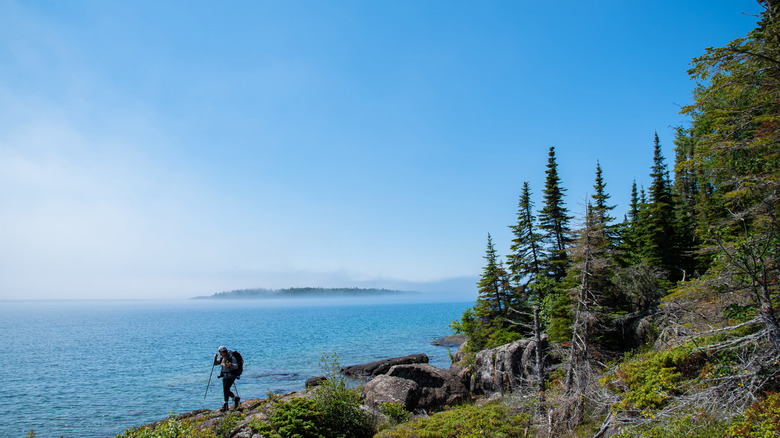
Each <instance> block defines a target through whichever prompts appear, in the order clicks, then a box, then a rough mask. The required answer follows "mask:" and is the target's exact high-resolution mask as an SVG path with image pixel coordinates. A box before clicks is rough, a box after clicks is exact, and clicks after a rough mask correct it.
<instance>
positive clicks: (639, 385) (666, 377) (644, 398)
mask: <svg viewBox="0 0 780 438" xmlns="http://www.w3.org/2000/svg"><path fill="white" fill-rule="evenodd" d="M703 363H704V362H703V360H701V358H700V357H699V356H696V355H692V354H691V352H690V351H689V350H687V349H684V348H678V349H673V350H665V351H662V352H659V353H645V354H643V355H641V356H638V357H637V358H634V359H627V360H626V361H624V362H623V363H622V364H621V365H620V366H619V367H618V369H617V372H616V373H614V374H611V375H607V376H606V377H604V378H603V379H602V383H603V384H606V385H607V386H611V383H612V382H611V379H613V378H617V379H619V380H621V381H623V383H625V385H626V386H628V392H626V393H624V395H623V400H622V401H621V402H620V404H619V405H618V408H623V409H626V408H639V409H645V410H656V409H661V408H663V407H664V406H665V405H666V404H667V403H668V402H669V400H670V399H671V397H672V396H673V395H675V394H677V392H678V386H679V384H680V382H681V381H682V380H683V378H684V377H689V378H690V377H693V376H695V375H696V371H697V370H699V369H700V368H701V366H702V364H703ZM643 415H646V416H649V415H651V414H650V413H649V412H647V411H645V412H643Z"/></svg>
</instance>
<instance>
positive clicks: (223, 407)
mask: <svg viewBox="0 0 780 438" xmlns="http://www.w3.org/2000/svg"><path fill="white" fill-rule="evenodd" d="M228 408H229V406H228V404H227V403H225V404H224V405H222V407H221V408H219V412H227V410H228Z"/></svg>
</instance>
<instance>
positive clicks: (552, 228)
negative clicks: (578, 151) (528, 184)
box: [539, 147, 572, 281]
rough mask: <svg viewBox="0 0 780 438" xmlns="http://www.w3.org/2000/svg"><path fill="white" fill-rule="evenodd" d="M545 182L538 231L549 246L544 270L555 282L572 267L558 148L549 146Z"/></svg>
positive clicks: (568, 217) (569, 233) (569, 230)
mask: <svg viewBox="0 0 780 438" xmlns="http://www.w3.org/2000/svg"><path fill="white" fill-rule="evenodd" d="M545 174H546V179H545V183H544V207H543V208H542V209H541V210H540V211H539V228H540V229H541V230H542V232H543V238H544V241H545V243H546V246H547V248H546V249H547V254H546V257H545V260H544V263H543V265H544V269H545V270H546V272H547V275H549V276H550V277H551V278H553V279H554V280H556V281H560V280H562V279H563V278H564V277H565V276H566V267H567V266H568V264H569V259H568V256H567V255H566V248H567V247H568V245H569V244H570V243H571V241H572V237H571V229H570V228H569V221H570V220H571V219H572V218H571V216H569V215H568V210H567V209H566V205H565V203H564V201H563V194H564V192H565V191H566V189H564V188H563V187H561V184H560V183H561V180H560V177H559V176H558V164H557V163H556V161H555V148H554V147H550V151H549V153H548V159H547V170H546V171H545Z"/></svg>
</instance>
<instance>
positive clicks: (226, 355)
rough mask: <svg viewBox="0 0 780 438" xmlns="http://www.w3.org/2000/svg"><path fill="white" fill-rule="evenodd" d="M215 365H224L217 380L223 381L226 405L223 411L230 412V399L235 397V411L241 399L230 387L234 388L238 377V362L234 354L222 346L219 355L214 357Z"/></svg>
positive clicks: (223, 406)
mask: <svg viewBox="0 0 780 438" xmlns="http://www.w3.org/2000/svg"><path fill="white" fill-rule="evenodd" d="M214 365H222V372H221V373H219V376H217V378H221V379H222V393H223V394H224V396H225V404H223V405H222V411H227V410H228V400H229V399H230V397H233V410H237V409H238V403H239V402H240V401H241V397H239V396H238V395H234V394H233V391H231V390H230V387H231V386H233V382H235V381H236V378H237V377H238V369H239V367H238V360H237V359H236V357H235V355H234V354H231V352H230V351H228V349H227V347H225V346H222V347H219V354H215V355H214Z"/></svg>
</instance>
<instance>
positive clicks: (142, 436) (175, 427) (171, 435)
mask: <svg viewBox="0 0 780 438" xmlns="http://www.w3.org/2000/svg"><path fill="white" fill-rule="evenodd" d="M116 438H217V435H215V434H214V432H212V431H201V430H198V429H197V428H195V424H194V423H192V422H191V421H188V420H177V419H175V418H169V419H167V420H165V421H162V422H160V423H158V424H157V425H156V426H154V427H150V426H141V427H131V428H130V429H127V430H125V431H124V432H122V433H120V434H119V435H117V436H116Z"/></svg>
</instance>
